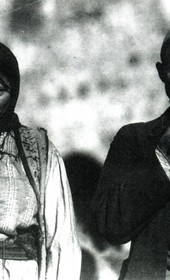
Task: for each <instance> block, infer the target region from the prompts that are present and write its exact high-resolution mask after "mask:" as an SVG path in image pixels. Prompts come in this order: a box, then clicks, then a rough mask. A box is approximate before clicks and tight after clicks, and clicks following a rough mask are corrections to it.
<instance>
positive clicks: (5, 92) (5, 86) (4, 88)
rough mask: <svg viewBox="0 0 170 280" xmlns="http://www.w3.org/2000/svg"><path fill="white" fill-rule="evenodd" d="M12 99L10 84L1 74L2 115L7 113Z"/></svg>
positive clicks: (0, 102)
mask: <svg viewBox="0 0 170 280" xmlns="http://www.w3.org/2000/svg"><path fill="white" fill-rule="evenodd" d="M9 101H10V84H9V82H8V80H7V79H6V78H5V77H2V76H1V75H0V117H1V116H2V115H3V114H4V113H5V111H6V110H7V108H8V105H9Z"/></svg>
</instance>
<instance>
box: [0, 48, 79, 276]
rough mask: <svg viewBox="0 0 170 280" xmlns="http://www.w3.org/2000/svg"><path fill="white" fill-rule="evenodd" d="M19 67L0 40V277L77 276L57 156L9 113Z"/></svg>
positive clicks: (41, 134) (38, 133)
mask: <svg viewBox="0 0 170 280" xmlns="http://www.w3.org/2000/svg"><path fill="white" fill-rule="evenodd" d="M19 80H20V75H19V68H18V63H17V60H16V58H15V56H14V55H13V53H12V52H11V51H10V50H9V49H8V48H7V47H6V46H5V45H3V44H2V43H0V280H1V279H5V280H7V279H8V280H9V279H12V280H15V279H16V280H21V279H22V280H26V279H29V280H30V279H31V280H53V279H55V280H66V279H72V280H78V279H79V275H80V266H81V251H80V247H79V244H78V240H77V236H76V230H75V220H74V211H73V205H72V198H71V193H70V189H69V184H68V180H67V175H66V172H65V167H64V163H63V160H62V158H61V156H60V155H59V153H58V151H57V150H56V148H55V147H54V145H53V144H52V143H51V142H50V140H49V139H48V137H47V134H46V131H45V130H44V129H32V128H28V127H25V126H23V125H21V124H20V122H19V119H18V116H17V115H16V114H15V113H14V109H15V105H16V102H17V98H18V94H19Z"/></svg>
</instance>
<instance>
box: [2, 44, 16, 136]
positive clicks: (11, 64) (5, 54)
mask: <svg viewBox="0 0 170 280" xmlns="http://www.w3.org/2000/svg"><path fill="white" fill-rule="evenodd" d="M3 77H5V78H7V80H8V81H9V88H10V102H9V106H8V108H7V110H6V112H5V113H4V114H3V115H2V116H1V117H0V131H4V130H9V129H11V128H12V125H13V120H14V119H16V117H15V114H14V110H15V106H16V103H17V99H18V95H19V86H20V74H19V67H18V62H17V59H16V57H15V56H14V54H13V53H12V52H11V50H10V49H9V48H8V47H7V46H5V45H4V44H2V43H0V82H1V81H2V82H4V83H5V79H3ZM7 86H8V85H7Z"/></svg>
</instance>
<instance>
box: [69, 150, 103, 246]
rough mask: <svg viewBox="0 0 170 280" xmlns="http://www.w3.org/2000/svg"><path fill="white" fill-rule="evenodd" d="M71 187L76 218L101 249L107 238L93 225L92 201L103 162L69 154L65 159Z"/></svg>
mask: <svg viewBox="0 0 170 280" xmlns="http://www.w3.org/2000/svg"><path fill="white" fill-rule="evenodd" d="M64 162H65V166H66V170H67V175H68V179H69V183H70V188H71V192H72V197H73V203H74V209H75V214H76V219H77V222H78V224H79V225H81V228H82V230H83V232H84V233H85V234H88V235H90V237H91V238H92V239H93V242H94V243H95V245H96V246H97V248H98V249H99V247H101V248H100V249H103V248H102V247H103V246H104V244H105V242H106V241H105V240H104V239H103V238H101V237H99V234H97V232H96V229H95V227H94V226H93V225H94V223H93V220H92V213H91V202H92V198H93V195H94V192H95V190H96V188H97V184H98V180H99V176H100V171H101V168H102V166H101V163H100V162H98V161H97V160H96V159H95V158H93V157H91V156H89V155H86V154H83V153H79V152H77V153H73V154H69V155H67V156H66V157H65V159H64Z"/></svg>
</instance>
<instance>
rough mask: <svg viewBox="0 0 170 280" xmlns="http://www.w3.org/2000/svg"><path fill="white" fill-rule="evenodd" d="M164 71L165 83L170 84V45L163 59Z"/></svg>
mask: <svg viewBox="0 0 170 280" xmlns="http://www.w3.org/2000/svg"><path fill="white" fill-rule="evenodd" d="M162 71H163V75H164V79H165V80H164V82H165V84H170V46H169V47H168V48H167V49H166V50H165V51H164V55H163V59H162Z"/></svg>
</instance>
